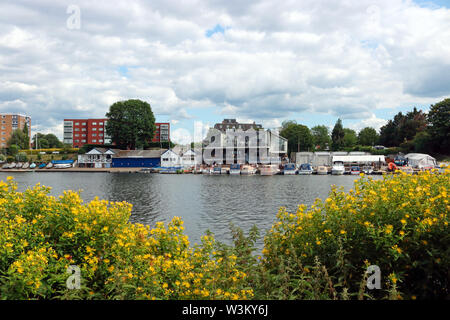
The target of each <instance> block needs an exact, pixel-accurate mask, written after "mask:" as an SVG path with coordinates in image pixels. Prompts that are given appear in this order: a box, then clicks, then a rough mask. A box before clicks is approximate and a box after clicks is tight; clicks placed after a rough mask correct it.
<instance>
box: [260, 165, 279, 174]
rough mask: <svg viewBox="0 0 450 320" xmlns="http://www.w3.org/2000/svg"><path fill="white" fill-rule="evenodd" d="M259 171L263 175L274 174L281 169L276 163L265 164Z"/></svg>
mask: <svg viewBox="0 0 450 320" xmlns="http://www.w3.org/2000/svg"><path fill="white" fill-rule="evenodd" d="M259 172H260V174H261V175H262V176H273V175H276V174H278V173H279V172H280V169H278V165H276V164H265V165H262V166H261V167H260V169H259Z"/></svg>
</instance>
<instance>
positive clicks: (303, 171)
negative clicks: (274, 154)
mask: <svg viewBox="0 0 450 320" xmlns="http://www.w3.org/2000/svg"><path fill="white" fill-rule="evenodd" d="M312 173H313V168H312V166H311V164H310V163H302V164H301V165H300V168H299V169H298V174H300V175H308V174H312Z"/></svg>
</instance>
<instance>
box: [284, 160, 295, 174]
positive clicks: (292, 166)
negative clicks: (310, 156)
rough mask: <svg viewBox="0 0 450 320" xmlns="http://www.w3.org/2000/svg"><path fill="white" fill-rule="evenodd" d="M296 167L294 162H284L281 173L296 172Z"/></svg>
mask: <svg viewBox="0 0 450 320" xmlns="http://www.w3.org/2000/svg"><path fill="white" fill-rule="evenodd" d="M296 173H297V169H296V168H295V163H286V164H285V165H284V168H283V174H285V175H292V174H296Z"/></svg>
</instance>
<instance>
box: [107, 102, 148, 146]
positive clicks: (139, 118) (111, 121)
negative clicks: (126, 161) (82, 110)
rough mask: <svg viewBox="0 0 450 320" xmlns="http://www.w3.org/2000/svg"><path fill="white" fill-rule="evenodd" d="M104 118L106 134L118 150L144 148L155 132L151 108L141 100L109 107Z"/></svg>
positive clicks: (118, 103)
mask: <svg viewBox="0 0 450 320" xmlns="http://www.w3.org/2000/svg"><path fill="white" fill-rule="evenodd" d="M106 117H107V118H108V122H107V124H106V133H107V134H108V135H109V136H110V137H111V140H112V141H113V142H114V143H115V144H116V145H117V146H118V147H120V148H127V149H131V150H133V149H136V147H143V148H145V147H147V146H148V144H149V142H150V141H151V139H152V138H153V134H154V132H155V130H156V126H155V116H154V115H153V112H152V108H151V107H150V104H148V103H147V102H144V101H141V100H127V101H119V102H116V103H114V104H112V105H111V106H110V107H109V112H108V113H106Z"/></svg>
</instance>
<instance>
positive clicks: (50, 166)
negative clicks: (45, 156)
mask: <svg viewBox="0 0 450 320" xmlns="http://www.w3.org/2000/svg"><path fill="white" fill-rule="evenodd" d="M45 167H46V168H47V169H50V168H52V167H53V163H51V162H49V163H48V164H47V165H46V166H45Z"/></svg>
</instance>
